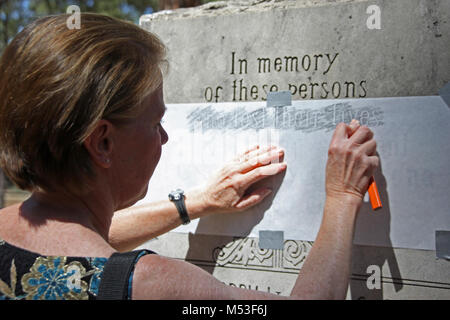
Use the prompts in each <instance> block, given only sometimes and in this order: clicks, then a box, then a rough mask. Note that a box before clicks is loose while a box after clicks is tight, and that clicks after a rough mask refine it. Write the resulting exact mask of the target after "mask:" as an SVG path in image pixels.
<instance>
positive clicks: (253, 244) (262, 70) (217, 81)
mask: <svg viewBox="0 0 450 320" xmlns="http://www.w3.org/2000/svg"><path fill="white" fill-rule="evenodd" d="M449 13H450V2H448V1H446V0H436V1H425V0H393V1H389V2H386V1H380V0H378V1H365V0H336V1H324V0H311V1H309V0H306V1H289V0H285V1H226V2H225V1H220V2H213V3H209V4H206V5H204V6H200V7H197V8H193V9H179V10H174V11H163V12H159V13H155V14H152V15H145V16H142V17H141V21H140V24H141V26H142V27H143V28H144V29H146V30H149V31H151V32H154V33H156V34H157V35H158V36H160V38H161V39H162V40H163V41H164V42H165V43H166V45H167V46H168V49H169V52H168V58H169V63H170V67H169V72H168V74H167V76H166V78H165V83H164V91H165V100H166V103H168V104H171V103H205V102H207V103H215V102H254V101H264V100H265V99H266V97H267V94H268V92H272V91H283V90H288V91H290V92H291V94H292V99H294V100H316V99H347V98H350V99H365V98H378V97H405V96H430V95H437V94H438V91H439V89H440V88H441V87H443V86H444V84H445V83H447V82H448V81H449V80H450V32H449V31H450V22H449V21H450V19H449ZM175 187H177V186H176V185H175V186H174V188H175ZM150 188H151V185H150ZM168 191H170V190H167V192H168ZM177 230H178V229H177ZM177 230H175V231H173V232H169V233H167V234H165V235H163V236H161V237H158V238H157V239H153V240H151V241H149V242H148V243H146V244H145V245H143V247H148V248H151V249H152V250H155V251H156V252H158V253H159V254H162V255H166V256H169V257H173V258H177V259H183V260H186V261H189V262H191V263H194V264H196V265H198V266H200V267H202V268H204V269H205V270H207V271H208V272H210V273H211V274H213V275H214V276H215V277H216V278H218V279H219V280H221V281H222V282H224V283H226V284H228V285H231V286H237V287H242V288H248V289H255V290H262V291H267V292H272V293H275V294H281V295H288V294H289V293H290V290H291V289H292V287H293V285H294V282H295V279H296V276H297V274H298V271H299V269H300V268H301V266H302V264H303V262H304V260H305V258H306V257H307V255H308V252H309V250H310V248H311V246H312V241H305V239H284V244H283V247H282V248H277V249H261V248H260V246H259V244H258V240H259V239H258V238H257V237H237V238H236V237H230V236H224V235H211V234H201V233H186V232H179V231H177ZM449 279H450V268H449V262H448V261H446V260H442V259H437V258H436V254H435V252H434V251H433V250H417V249H402V248H394V247H392V246H385V247H380V246H363V245H355V246H354V251H353V267H352V276H351V280H350V288H349V291H348V298H349V299H350V298H351V299H408V298H412V299H449V298H450V282H449Z"/></svg>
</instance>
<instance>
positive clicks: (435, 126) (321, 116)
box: [136, 96, 450, 250]
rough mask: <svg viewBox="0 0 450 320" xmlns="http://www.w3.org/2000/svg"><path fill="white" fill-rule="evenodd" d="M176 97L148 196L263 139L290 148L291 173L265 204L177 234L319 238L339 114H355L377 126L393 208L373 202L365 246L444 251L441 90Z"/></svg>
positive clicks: (449, 217)
mask: <svg viewBox="0 0 450 320" xmlns="http://www.w3.org/2000/svg"><path fill="white" fill-rule="evenodd" d="M283 108H284V109H282V108H266V106H265V103H264V102H254V103H248V102H242V103H219V104H174V105H167V112H166V116H165V117H164V119H165V122H164V127H165V129H166V130H167V132H168V134H169V142H168V143H167V144H166V145H164V146H163V152H162V156H161V160H160V162H159V164H158V167H157V168H156V170H155V173H154V175H153V176H152V178H151V180H150V183H149V189H148V193H147V195H146V197H145V198H144V199H142V200H141V201H139V202H138V203H137V204H136V205H139V204H141V203H144V202H149V201H155V200H161V199H167V194H168V193H169V192H170V191H171V190H173V189H176V188H182V189H184V190H189V189H191V188H193V187H194V186H198V185H201V184H203V183H204V182H205V180H206V179H207V178H208V177H210V176H211V174H212V173H213V172H214V171H215V170H217V169H220V168H221V167H222V165H223V164H225V163H226V160H229V159H232V158H233V157H234V156H235V155H236V154H237V153H240V152H242V151H244V150H245V149H246V148H247V147H250V146H252V145H254V144H256V143H259V144H263V145H264V144H266V143H271V144H276V145H278V146H280V147H282V148H283V149H284V150H285V161H286V162H287V164H288V167H287V170H286V172H285V174H283V175H279V176H277V177H273V178H269V179H266V180H264V181H262V182H261V183H263V184H264V183H265V184H266V185H267V186H270V187H271V188H273V189H274V194H273V195H270V196H269V197H268V198H267V199H265V201H263V202H262V203H261V204H259V205H258V206H256V207H254V208H252V209H250V210H248V211H246V212H240V213H233V214H221V215H214V216H207V217H204V218H201V219H197V220H193V221H192V222H191V223H190V224H189V225H186V226H180V227H178V228H176V229H175V230H174V231H176V232H193V233H203V234H215V235H227V236H251V237H258V232H259V231H260V230H282V231H284V238H285V239H295V240H310V241H313V240H315V237H316V235H317V232H318V230H319V226H320V222H321V219H322V213H323V206H324V200H325V165H326V160H327V151H328V146H329V143H330V140H331V136H332V133H333V131H334V129H335V127H336V124H337V123H339V122H342V121H344V122H346V123H349V122H350V121H351V119H353V118H355V119H358V120H359V121H360V123H361V124H363V125H367V126H369V127H370V128H371V129H372V130H373V132H374V133H375V139H376V140H377V145H378V147H377V150H378V153H379V157H380V160H381V167H380V168H379V169H378V170H377V172H376V173H375V180H376V183H377V185H378V189H379V191H380V196H381V201H382V203H383V208H382V209H380V210H377V211H373V210H372V208H371V205H370V202H364V203H363V205H362V207H361V210H360V212H359V216H358V219H357V223H356V230H355V238H354V243H355V244H363V245H376V246H393V247H400V248H414V249H428V250H434V247H435V230H437V229H444V230H445V229H447V230H448V229H450V201H449V199H450V165H449V164H450V161H449V160H450V143H449V141H450V125H449V123H450V109H449V108H448V107H447V105H446V104H445V103H444V102H443V101H442V99H441V98H440V97H439V96H429V97H405V98H374V99H339V100H309V101H293V102H292V106H287V107H283Z"/></svg>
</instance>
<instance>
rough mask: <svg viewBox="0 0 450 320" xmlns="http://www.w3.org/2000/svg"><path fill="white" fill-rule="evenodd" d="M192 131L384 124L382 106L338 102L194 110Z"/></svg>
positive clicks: (190, 116)
mask: <svg viewBox="0 0 450 320" xmlns="http://www.w3.org/2000/svg"><path fill="white" fill-rule="evenodd" d="M187 119H188V126H189V130H190V131H191V132H194V131H199V130H200V131H202V132H205V131H208V130H261V129H268V128H272V129H278V130H295V131H303V132H305V133H310V132H316V131H322V130H324V131H326V132H329V131H332V130H334V129H335V128H336V125H337V124H338V123H339V122H345V123H349V122H350V121H351V120H352V119H357V120H359V122H360V123H361V124H362V125H366V126H368V127H378V126H382V125H383V124H384V122H383V119H384V112H383V110H382V109H381V108H380V107H373V106H365V107H360V108H355V107H352V105H351V104H350V103H337V104H332V105H329V106H325V107H322V108H318V109H309V108H296V107H291V106H286V107H275V108H265V107H264V108H259V109H256V110H253V111H248V110H247V109H246V108H245V107H238V108H234V109H233V110H232V111H219V110H215V109H214V108H213V107H212V106H210V105H209V106H206V107H198V108H195V109H194V110H193V111H192V112H191V113H189V114H188V116H187Z"/></svg>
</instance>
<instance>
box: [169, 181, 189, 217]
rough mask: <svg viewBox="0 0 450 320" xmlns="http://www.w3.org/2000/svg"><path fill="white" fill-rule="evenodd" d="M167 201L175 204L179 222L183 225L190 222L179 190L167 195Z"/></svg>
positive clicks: (181, 192)
mask: <svg viewBox="0 0 450 320" xmlns="http://www.w3.org/2000/svg"><path fill="white" fill-rule="evenodd" d="M169 199H170V201H172V202H173V203H174V204H175V207H176V208H177V211H178V214H179V215H180V219H181V222H182V223H183V224H185V225H186V224H188V223H189V222H191V219H189V215H188V212H187V209H186V204H185V202H184V194H183V191H182V190H180V189H177V190H176V191H172V192H171V193H170V194H169Z"/></svg>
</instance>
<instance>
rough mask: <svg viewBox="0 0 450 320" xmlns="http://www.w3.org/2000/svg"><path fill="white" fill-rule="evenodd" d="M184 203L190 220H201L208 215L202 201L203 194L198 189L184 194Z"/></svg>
mask: <svg viewBox="0 0 450 320" xmlns="http://www.w3.org/2000/svg"><path fill="white" fill-rule="evenodd" d="M184 201H185V204H186V210H187V212H188V215H189V218H190V219H191V220H194V219H197V218H201V217H203V216H205V215H207V214H208V207H207V205H206V201H205V200H204V195H203V192H202V191H201V190H200V189H195V190H191V191H188V192H186V194H185V199H184Z"/></svg>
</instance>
